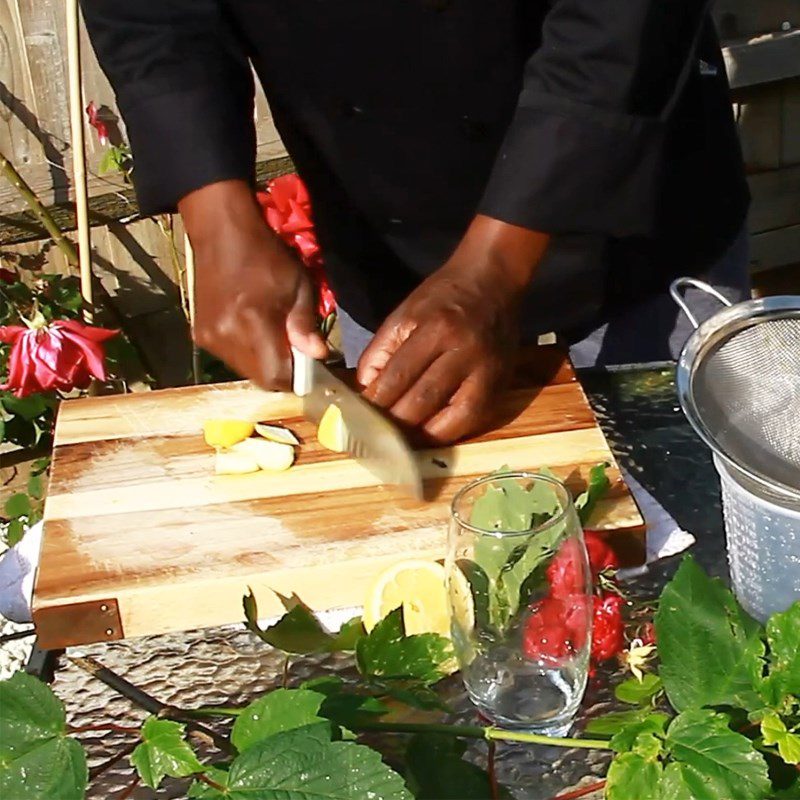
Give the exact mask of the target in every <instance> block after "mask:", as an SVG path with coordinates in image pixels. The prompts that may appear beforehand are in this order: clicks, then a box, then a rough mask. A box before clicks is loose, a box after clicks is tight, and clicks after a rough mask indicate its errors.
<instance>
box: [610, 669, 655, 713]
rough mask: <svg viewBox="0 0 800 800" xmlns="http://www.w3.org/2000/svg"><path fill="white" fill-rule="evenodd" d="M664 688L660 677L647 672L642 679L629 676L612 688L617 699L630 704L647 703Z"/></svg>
mask: <svg viewBox="0 0 800 800" xmlns="http://www.w3.org/2000/svg"><path fill="white" fill-rule="evenodd" d="M663 688H664V684H663V683H662V682H661V678H659V677H658V675H654V674H653V673H652V672H648V673H647V674H646V675H644V676H643V677H642V680H641V681H640V680H638V679H636V678H630V679H629V680H627V681H623V682H622V683H620V684H618V685H617V686H616V688H615V689H614V696H615V697H616V698H617V700H620V701H621V702H623V703H630V704H631V705H634V706H638V705H649V704H650V702H651V701H652V700H653V698H654V697H655V696H656V695H657V694H658V693H659V692H660V691H661V690H662V689H663Z"/></svg>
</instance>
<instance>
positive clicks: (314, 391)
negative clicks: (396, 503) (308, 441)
mask: <svg viewBox="0 0 800 800" xmlns="http://www.w3.org/2000/svg"><path fill="white" fill-rule="evenodd" d="M292 357H293V360H294V377H293V389H294V393H295V394H296V395H298V397H301V398H302V399H303V414H304V416H305V417H306V419H309V420H313V422H314V423H316V424H319V421H320V420H321V419H322V415H323V414H324V413H325V411H326V410H327V408H328V406H330V405H332V404H336V405H337V406H339V409H340V411H341V412H342V420H343V421H344V425H345V430H346V437H345V438H346V441H345V449H346V450H347V452H348V453H349V454H350V456H351V457H352V458H354V459H355V460H356V461H358V462H359V463H361V464H363V465H364V466H365V467H366V468H367V469H368V470H369V471H370V472H372V473H373V475H375V476H376V477H377V478H378V479H379V480H380V481H381V482H382V483H388V484H392V485H395V486H399V487H400V488H402V489H403V490H404V491H406V492H407V493H408V494H410V495H412V496H413V497H415V498H417V499H418V500H421V499H422V478H421V476H420V472H419V467H418V465H417V462H416V459H415V458H414V453H413V451H412V450H411V448H410V447H409V446H408V443H407V442H406V440H405V438H404V436H403V434H402V433H401V432H400V431H399V430H398V428H397V427H396V426H395V425H394V424H393V423H392V422H391V421H390V420H388V419H387V418H386V417H384V416H383V414H382V413H381V412H380V411H379V410H378V409H377V408H376V407H375V406H373V405H371V404H370V403H368V402H367V401H366V400H365V399H364V398H363V397H361V395H359V394H358V393H357V392H355V391H354V390H353V389H351V388H350V387H349V386H348V385H347V384H346V383H344V381H342V380H340V379H339V378H337V377H336V376H335V375H334V374H333V373H332V372H331V371H330V370H329V369H328V368H327V367H326V366H325V365H324V364H323V363H322V362H321V361H317V360H316V359H314V358H310V357H309V356H307V355H305V354H304V353H301V352H300V351H299V350H296V349H294V348H292Z"/></svg>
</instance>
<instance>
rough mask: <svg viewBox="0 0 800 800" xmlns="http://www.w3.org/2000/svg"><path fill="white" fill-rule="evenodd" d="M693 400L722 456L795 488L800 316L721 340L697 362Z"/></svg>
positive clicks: (799, 478)
mask: <svg viewBox="0 0 800 800" xmlns="http://www.w3.org/2000/svg"><path fill="white" fill-rule="evenodd" d="M692 394H693V396H694V401H695V404H696V407H697V409H698V412H699V414H700V417H701V419H702V420H703V422H704V424H705V426H706V428H707V430H708V431H709V433H710V434H711V436H712V437H713V438H714V439H715V440H716V442H717V444H718V445H719V447H720V449H721V450H722V452H723V453H724V454H725V455H726V456H727V457H728V458H730V459H731V460H732V461H733V462H734V463H737V464H739V465H741V466H744V467H746V468H748V469H750V470H751V471H753V472H756V473H758V474H760V475H761V476H762V477H763V478H766V479H767V480H768V481H771V482H773V481H777V482H779V483H782V484H783V485H784V486H790V487H792V488H794V489H800V318H797V317H789V318H776V319H765V320H759V321H755V322H754V323H753V324H752V325H750V326H749V327H746V328H744V329H742V330H739V331H736V332H735V333H733V334H732V335H730V336H729V337H727V338H726V339H723V340H722V341H721V342H720V343H718V344H717V345H716V347H715V348H714V349H713V350H711V351H709V352H707V353H705V354H704V356H703V357H702V358H700V359H699V362H698V364H697V366H696V369H695V372H694V375H693V378H692Z"/></svg>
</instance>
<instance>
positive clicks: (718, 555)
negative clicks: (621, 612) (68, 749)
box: [53, 368, 727, 800]
mask: <svg viewBox="0 0 800 800" xmlns="http://www.w3.org/2000/svg"><path fill="white" fill-rule="evenodd" d="M581 381H582V383H583V385H584V387H585V388H586V390H587V393H588V394H589V397H590V399H591V401H592V404H593V406H594V408H595V410H596V412H597V414H598V417H599V420H600V423H601V425H602V426H603V429H604V430H605V432H606V435H607V436H608V438H609V441H610V443H611V446H612V449H613V450H614V452H615V453H616V455H617V457H618V458H619V460H620V462H621V464H622V465H623V466H624V467H625V468H626V469H627V470H628V471H629V472H630V473H631V474H632V475H634V476H635V477H636V478H637V479H638V481H639V482H640V483H641V484H642V485H643V486H644V487H645V488H646V489H648V490H649V491H650V492H651V493H652V494H653V495H654V496H655V497H656V498H657V499H658V500H659V501H660V502H661V503H662V504H663V505H664V506H665V507H666V509H667V510H668V511H669V512H670V513H671V514H672V515H673V516H674V517H675V519H676V520H677V521H678V523H679V524H680V526H681V527H683V528H684V529H685V530H687V531H690V532H691V533H693V534H694V535H695V536H696V537H697V544H696V545H695V547H694V548H693V552H694V555H695V557H696V558H697V559H698V560H699V561H700V562H701V564H702V565H703V566H704V567H705V568H706V569H707V570H708V571H709V572H710V573H711V574H713V575H720V576H722V577H724V578H726V579H727V563H726V559H725V550H724V537H723V529H722V517H721V512H720V501H719V485H718V482H717V479H716V474H715V472H714V468H713V465H712V463H711V458H710V456H709V454H708V452H707V451H706V449H705V448H704V447H703V446H702V445H701V444H700V442H699V440H698V439H697V438H696V437H695V436H694V434H693V432H692V430H691V428H690V427H689V425H688V423H687V422H686V421H685V419H684V417H683V415H682V413H681V411H680V408H679V407H678V403H677V399H676V395H675V385H674V380H673V370H672V369H669V368H631V369H625V370H619V371H615V372H586V373H584V374H583V375H581ZM677 563H678V558H672V559H668V560H666V561H663V562H660V563H659V564H657V565H654V566H651V568H650V570H649V572H648V573H647V574H646V575H643V576H640V577H638V578H635V579H633V580H631V581H629V582H628V584H627V586H628V589H629V591H630V592H631V593H633V594H635V595H636V596H638V597H640V598H649V597H655V596H657V594H658V593H659V591H660V588H661V587H662V586H663V585H664V584H665V583H666V581H667V580H668V579H669V577H670V576H671V575H672V573H673V572H674V570H675V568H676V566H677ZM78 654H80V655H90V656H92V657H94V658H96V659H97V660H98V661H100V662H102V664H103V665H104V666H106V667H108V668H110V669H112V670H113V671H115V672H116V673H118V674H120V675H123V676H125V677H126V678H127V679H128V680H129V681H131V682H132V683H134V684H135V685H137V686H139V687H140V688H142V689H144V690H145V691H146V692H148V693H149V694H151V695H153V696H155V697H156V698H157V699H159V700H161V701H162V702H164V703H168V704H171V705H175V706H181V707H196V706H201V705H221V704H224V705H239V704H245V703H247V702H249V701H251V700H253V699H255V698H256V697H257V696H259V695H261V694H263V693H264V692H267V691H269V690H270V689H274V688H277V687H279V686H282V685H285V684H284V681H286V680H287V676H286V675H285V674H284V668H285V663H286V660H285V657H284V656H283V654H281V653H279V652H277V651H275V650H273V649H272V648H270V647H268V646H267V645H265V644H263V643H262V642H261V641H260V640H258V639H257V638H256V637H255V636H253V635H252V634H251V633H249V632H248V631H246V630H244V628H243V626H242V625H233V626H226V627H219V628H210V629H205V630H196V631H189V632H186V633H178V634H167V635H161V636H150V637H145V638H140V639H134V640H130V641H122V642H113V643H108V644H98V645H93V646H89V647H82V648H74V649H72V650H70V651H69V652H68V655H78ZM331 673H335V674H337V675H340V676H341V677H342V678H344V679H345V680H348V679H354V678H355V676H356V672H355V669H354V668H353V663H352V659H351V658H349V657H345V656H342V655H333V656H330V655H328V656H314V657H306V658H299V657H298V658H293V659H292V660H291V665H290V669H289V672H288V685H289V686H296V685H298V684H300V683H301V682H302V681H304V680H307V679H308V678H311V677H315V676H320V675H324V674H331ZM613 677H614V673H613V672H612V671H611V670H601V671H599V672H598V674H597V675H595V677H594V678H593V679H592V680H591V681H590V685H589V688H588V690H587V693H586V697H585V700H584V703H583V706H582V709H581V712H580V715H579V717H578V720H577V723H576V729H575V730H576V732H577V733H578V734H579V733H580V730H581V729H582V727H583V725H584V724H585V722H586V720H587V719H588V718H590V717H592V716H596V715H599V714H603V713H605V712H607V711H610V710H614V708H615V707H616V705H617V704H616V701H614V699H613V695H612V693H611V688H610V687H611V685H612V678H613ZM53 688H54V690H55V691H56V693H57V694H58V695H59V697H61V699H62V700H63V701H64V703H65V704H66V708H67V715H68V719H69V721H70V723H71V724H73V725H76V726H90V725H100V724H102V723H107V722H109V721H111V722H114V723H115V724H117V725H121V726H122V725H124V726H135V725H138V724H139V723H140V722H141V721H142V720H143V719H144V718H145V716H146V714H145V712H143V711H142V710H140V709H138V708H137V707H135V706H133V705H132V704H131V702H130V701H129V700H127V699H125V698H124V697H122V696H120V695H118V694H116V693H115V692H113V691H112V690H111V689H109V688H107V687H106V686H105V685H104V684H103V683H101V682H100V681H98V680H97V679H95V678H92V677H91V676H90V675H88V674H87V673H85V672H84V671H82V670H81V669H79V668H78V667H76V666H74V665H73V664H72V663H70V662H69V661H68V660H67V659H66V658H65V657H63V656H62V657H60V658H59V660H58V663H57V664H56V670H55V679H54V682H53ZM445 691H446V695H447V699H448V701H449V702H450V703H451V704H452V707H453V708H455V709H456V710H457V713H456V715H455V718H454V719H453V720H452V721H453V722H463V723H473V724H474V723H476V722H477V718H476V715H475V713H474V711H473V709H472V706H471V705H470V702H469V700H468V699H467V698H466V695H465V693H464V691H463V689H462V687H461V684H460V682H459V680H458V679H457V677H456V678H454V679H450V680H449V681H448V682H447V683H446V689H445ZM81 738H82V740H83V743H84V745H85V746H86V748H87V750H88V754H89V766H90V767H93V766H97V765H98V764H101V763H103V762H105V761H106V760H108V759H109V758H110V757H111V756H113V755H114V754H116V753H118V752H119V751H120V750H121V749H123V748H124V747H125V745H126V744H127V743H129V742H130V741H131V738H130V736H126V735H125V734H124V733H105V732H103V733H94V732H92V733H84V734H81ZM370 743H371V744H373V745H376V746H378V747H379V749H381V750H382V751H383V752H384V753H385V755H386V757H387V760H388V761H389V762H390V763H397V760H398V759H401V757H402V749H403V744H404V742H403V741H402V737H397V736H395V737H388V736H387V737H383V738H382V739H374V738H373V739H370ZM468 753H469V757H470V758H472V759H474V760H475V761H476V762H477V763H479V764H481V765H482V766H485V764H486V757H487V751H486V745H485V744H484V743H477V744H475V745H473V746H472V747H471V748H470V750H469V751H468ZM215 754H216V751H213V750H209V752H208V754H207V755H209V756H212V755H215ZM495 764H496V774H497V778H498V781H499V782H500V783H501V784H503V785H505V786H506V787H508V789H509V790H510V791H511V793H512V795H513V796H514V797H515V798H518V799H519V800H549V798H552V797H554V796H556V795H558V794H559V793H561V792H564V791H567V790H569V789H572V788H574V787H576V786H584V785H588V784H590V783H593V782H595V781H598V780H600V779H602V778H603V776H604V775H605V772H606V768H607V765H608V754H607V753H604V752H601V751H592V750H571V749H564V748H555V747H539V746H516V745H515V746H511V745H505V744H501V745H500V746H499V747H498V749H497V753H496V762H495ZM133 778H134V772H133V769H132V767H131V766H130V764H129V762H128V759H127V758H123V759H121V760H120V761H119V762H118V763H117V764H115V765H114V766H113V767H111V768H110V769H107V770H106V771H105V772H103V774H102V775H101V776H100V777H98V778H97V779H95V780H94V781H93V782H92V783H91V784H90V790H89V797H91V798H98V800H100V799H102V800H113V798H114V797H116V796H117V795H119V794H120V793H123V792H124V791H125V789H126V787H128V786H129V785H130V784H131V782H132V780H133ZM187 783H188V781H185V780H184V781H180V780H173V779H169V778H168V779H166V780H165V783H164V784H163V785H162V788H161V789H160V790H159V791H158V792H154V791H153V790H151V789H148V788H147V787H144V786H139V787H137V789H136V790H135V791H133V793H132V794H131V795H130V797H132V798H135V800H148V799H150V798H178V797H184V796H185V793H186V786H187ZM596 796H597V797H599V796H600V795H599V794H598V795H596ZM593 797H594V795H593Z"/></svg>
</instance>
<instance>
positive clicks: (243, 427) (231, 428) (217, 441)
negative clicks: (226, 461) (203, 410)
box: [203, 419, 254, 447]
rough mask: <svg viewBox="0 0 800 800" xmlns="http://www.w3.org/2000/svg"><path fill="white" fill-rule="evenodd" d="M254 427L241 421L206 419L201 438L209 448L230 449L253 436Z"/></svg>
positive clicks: (250, 423)
mask: <svg viewBox="0 0 800 800" xmlns="http://www.w3.org/2000/svg"><path fill="white" fill-rule="evenodd" d="M253 430H254V425H253V423H252V422H247V421H246V420H243V419H207V420H206V421H205V422H204V423H203V436H204V437H205V440H206V444H208V445H210V446H211V447H231V446H232V445H235V444H236V443H237V442H241V441H242V440H243V439H246V438H247V437H248V436H252V435H253Z"/></svg>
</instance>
